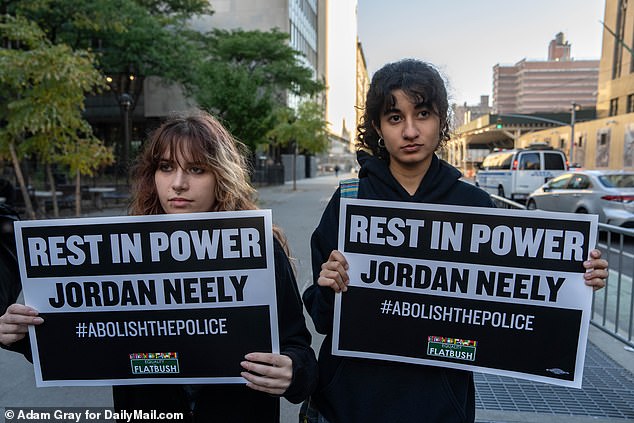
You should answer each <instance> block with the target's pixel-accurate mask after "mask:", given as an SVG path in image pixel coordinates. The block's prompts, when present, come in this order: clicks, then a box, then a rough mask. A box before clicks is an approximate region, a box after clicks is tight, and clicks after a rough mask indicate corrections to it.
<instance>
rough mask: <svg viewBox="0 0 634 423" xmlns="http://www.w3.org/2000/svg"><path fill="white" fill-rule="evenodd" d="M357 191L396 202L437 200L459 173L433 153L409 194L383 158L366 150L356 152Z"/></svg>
mask: <svg viewBox="0 0 634 423" xmlns="http://www.w3.org/2000/svg"><path fill="white" fill-rule="evenodd" d="M357 161H358V162H359V164H360V165H361V169H360V170H359V179H360V190H362V191H363V192H364V197H365V198H368V199H375V200H381V199H382V200H384V199H388V198H389V199H391V200H395V201H415V202H424V203H436V202H438V201H439V200H440V199H443V198H445V197H446V196H447V194H448V193H449V192H451V191H452V188H453V187H454V186H455V184H457V183H458V182H459V179H460V177H461V176H462V174H461V173H460V171H459V170H458V169H456V168H455V167H453V166H451V165H450V164H448V163H447V162H445V161H443V160H440V159H439V158H438V157H437V156H436V155H435V154H434V155H433V156H432V161H431V164H430V166H429V169H428V170H427V173H426V174H425V177H424V178H423V180H422V182H421V184H420V186H419V187H418V189H417V190H416V192H415V193H414V195H409V193H408V192H407V191H406V190H405V188H403V187H402V186H401V184H399V183H398V181H397V180H396V178H394V176H393V175H392V172H390V169H389V167H388V164H387V162H386V161H385V160H381V159H378V158H376V157H374V156H372V155H370V154H369V153H367V152H365V151H359V152H358V153H357Z"/></svg>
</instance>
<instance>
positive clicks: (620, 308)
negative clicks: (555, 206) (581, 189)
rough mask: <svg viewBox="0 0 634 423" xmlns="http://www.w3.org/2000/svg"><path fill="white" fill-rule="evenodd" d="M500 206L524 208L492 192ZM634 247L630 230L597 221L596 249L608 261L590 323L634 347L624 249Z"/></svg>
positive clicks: (628, 260)
mask: <svg viewBox="0 0 634 423" xmlns="http://www.w3.org/2000/svg"><path fill="white" fill-rule="evenodd" d="M491 197H492V198H493V201H495V203H496V205H497V206H498V207H501V208H507V209H526V207H525V206H524V205H523V204H519V203H516V202H514V201H511V200H508V199H506V198H502V197H498V196H497V195H492V196H491ZM632 246H634V229H627V228H621V227H619V226H613V225H606V224H604V223H599V233H598V236H597V248H599V249H600V250H601V253H602V257H603V258H604V259H606V260H607V261H608V263H609V271H610V273H609V276H608V280H607V284H606V286H605V288H604V289H600V290H598V291H595V292H594V295H593V297H592V311H591V313H590V323H592V324H593V325H594V326H596V327H597V328H599V329H601V330H602V331H604V332H606V333H608V334H610V335H612V336H613V337H615V338H617V339H619V340H620V341H622V342H624V343H626V344H628V345H629V346H630V347H633V348H634V293H633V291H632V277H633V276H634V271H633V270H632V269H634V254H631V253H629V252H627V251H626V249H627V248H630V247H632Z"/></svg>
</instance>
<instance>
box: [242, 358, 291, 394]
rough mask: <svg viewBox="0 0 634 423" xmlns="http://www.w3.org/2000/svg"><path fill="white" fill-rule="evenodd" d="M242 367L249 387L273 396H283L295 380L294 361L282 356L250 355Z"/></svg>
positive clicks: (243, 375)
mask: <svg viewBox="0 0 634 423" xmlns="http://www.w3.org/2000/svg"><path fill="white" fill-rule="evenodd" d="M244 358H246V361H243V362H242V363H240V365H241V366H242V367H243V368H244V369H245V370H247V371H246V372H242V377H243V378H245V379H246V380H247V381H248V383H247V386H248V387H249V388H251V389H255V390H256V391H262V392H266V393H268V394H271V395H283V394H284V392H286V390H287V389H288V387H289V386H290V385H291V381H292V379H293V360H291V358H290V357H288V356H286V355H282V354H272V353H249V354H247V355H246V356H244Z"/></svg>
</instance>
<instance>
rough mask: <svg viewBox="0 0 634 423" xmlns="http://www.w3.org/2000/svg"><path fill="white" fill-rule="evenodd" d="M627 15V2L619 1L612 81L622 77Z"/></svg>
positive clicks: (625, 0) (624, 0)
mask: <svg viewBox="0 0 634 423" xmlns="http://www.w3.org/2000/svg"><path fill="white" fill-rule="evenodd" d="M626 15H627V0H618V6H617V12H616V29H615V31H614V32H615V33H616V39H615V40H614V60H613V62H612V79H617V78H620V77H621V67H622V64H623V51H624V50H625V48H624V47H623V42H624V37H625V17H626Z"/></svg>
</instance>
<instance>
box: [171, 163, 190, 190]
mask: <svg viewBox="0 0 634 423" xmlns="http://www.w3.org/2000/svg"><path fill="white" fill-rule="evenodd" d="M188 186H189V184H188V181H187V172H185V171H184V170H183V169H182V168H181V167H180V166H179V167H178V168H177V169H176V172H174V178H173V179H172V189H173V190H174V191H176V192H183V191H185V190H187V187H188Z"/></svg>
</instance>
